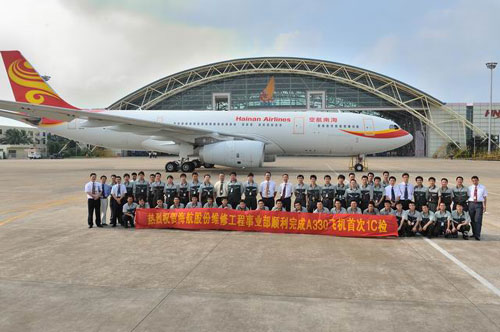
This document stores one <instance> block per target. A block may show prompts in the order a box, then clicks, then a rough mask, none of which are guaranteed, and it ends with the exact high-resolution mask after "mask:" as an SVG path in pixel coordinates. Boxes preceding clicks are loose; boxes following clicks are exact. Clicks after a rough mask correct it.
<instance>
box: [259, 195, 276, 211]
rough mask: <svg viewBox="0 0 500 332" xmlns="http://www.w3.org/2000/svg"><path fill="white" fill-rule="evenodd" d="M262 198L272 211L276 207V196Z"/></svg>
mask: <svg viewBox="0 0 500 332" xmlns="http://www.w3.org/2000/svg"><path fill="white" fill-rule="evenodd" d="M262 200H263V201H264V205H265V206H267V207H268V208H269V211H271V210H272V209H273V207H274V197H268V198H262Z"/></svg>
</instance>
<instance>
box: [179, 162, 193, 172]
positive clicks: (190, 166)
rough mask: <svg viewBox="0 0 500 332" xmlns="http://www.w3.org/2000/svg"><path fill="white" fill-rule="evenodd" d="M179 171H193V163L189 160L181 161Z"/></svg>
mask: <svg viewBox="0 0 500 332" xmlns="http://www.w3.org/2000/svg"><path fill="white" fill-rule="evenodd" d="M181 171H183V172H185V173H189V172H192V171H194V163H192V162H191V161H188V162H185V163H183V164H182V165H181Z"/></svg>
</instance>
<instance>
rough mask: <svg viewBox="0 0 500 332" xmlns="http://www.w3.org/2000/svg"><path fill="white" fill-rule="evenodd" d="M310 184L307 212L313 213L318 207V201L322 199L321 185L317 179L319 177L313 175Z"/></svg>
mask: <svg viewBox="0 0 500 332" xmlns="http://www.w3.org/2000/svg"><path fill="white" fill-rule="evenodd" d="M309 179H310V181H311V182H310V184H309V186H308V187H307V190H306V195H307V212H309V213H311V212H313V211H314V209H315V208H316V203H318V202H319V201H320V200H321V187H320V186H318V184H317V183H316V180H317V179H318V178H317V176H316V175H314V174H313V175H311V176H310V177H309Z"/></svg>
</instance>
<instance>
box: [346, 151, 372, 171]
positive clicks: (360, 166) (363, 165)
mask: <svg viewBox="0 0 500 332" xmlns="http://www.w3.org/2000/svg"><path fill="white" fill-rule="evenodd" d="M365 169H366V170H368V164H367V162H366V158H365V155H364V154H360V155H358V156H353V157H351V162H350V164H349V170H351V171H355V172H363V170H365Z"/></svg>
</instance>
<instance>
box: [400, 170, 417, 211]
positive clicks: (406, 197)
mask: <svg viewBox="0 0 500 332" xmlns="http://www.w3.org/2000/svg"><path fill="white" fill-rule="evenodd" d="M402 177H403V182H401V183H400V184H399V192H400V194H401V198H400V200H401V203H402V204H403V210H408V208H409V205H410V202H412V201H413V191H414V190H415V186H414V185H413V184H412V183H409V180H410V175H409V174H408V173H403V176H402Z"/></svg>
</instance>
